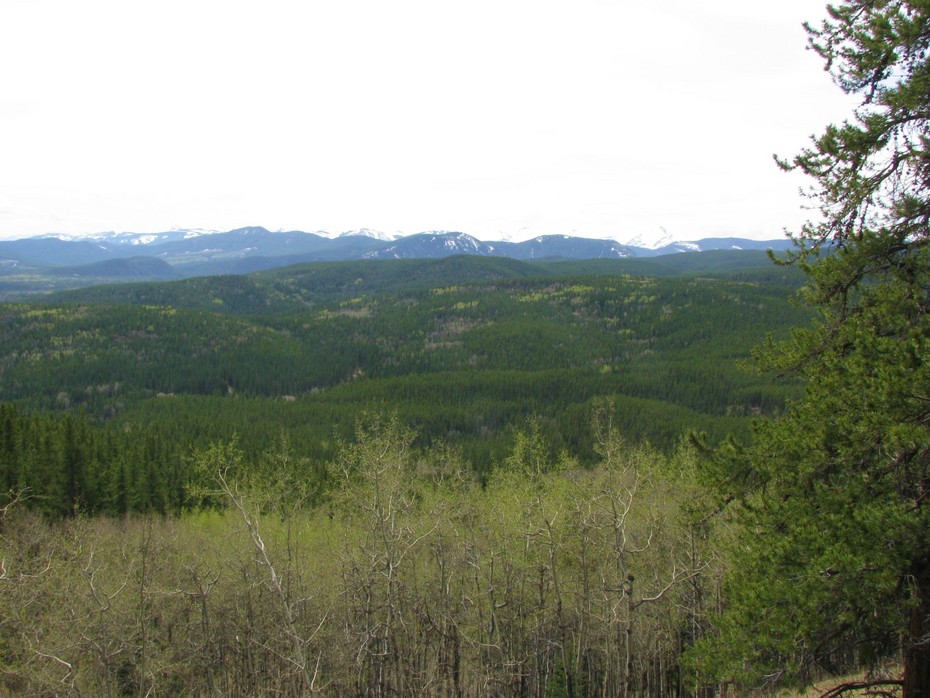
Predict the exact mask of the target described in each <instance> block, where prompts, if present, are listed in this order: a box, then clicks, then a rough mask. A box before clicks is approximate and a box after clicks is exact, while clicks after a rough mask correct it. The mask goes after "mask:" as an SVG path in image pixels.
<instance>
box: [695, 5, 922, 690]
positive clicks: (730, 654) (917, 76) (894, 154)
mask: <svg viewBox="0 0 930 698" xmlns="http://www.w3.org/2000/svg"><path fill="white" fill-rule="evenodd" d="M809 31H810V34H811V44H812V46H813V48H814V49H815V50H816V51H818V52H819V53H820V54H821V56H823V57H824V58H825V60H826V61H827V66H828V68H830V69H831V70H832V71H833V74H834V77H835V79H836V81H837V83H838V84H839V85H840V86H841V87H842V88H843V89H844V90H845V91H847V92H851V93H856V94H858V95H860V96H861V100H862V101H861V105H860V107H859V108H858V109H857V110H856V113H855V120H854V121H852V122H846V123H844V124H843V125H842V126H830V127H828V128H827V129H826V131H825V132H824V134H823V135H822V136H821V137H820V138H818V139H816V140H815V141H814V144H813V146H812V147H811V148H809V149H808V150H806V151H804V152H803V153H802V154H801V155H799V156H798V157H797V158H795V160H794V161H793V166H795V167H798V168H800V169H801V170H803V171H804V172H806V173H807V174H809V175H811V176H812V177H813V178H814V180H815V183H816V189H815V195H816V196H817V198H818V199H819V203H820V207H821V212H822V214H823V220H822V222H821V223H818V224H811V225H809V226H808V227H807V228H805V230H804V232H803V233H802V234H801V235H799V236H798V238H797V242H798V244H799V250H798V252H797V253H796V254H795V255H794V256H793V258H792V260H790V261H796V262H798V263H799V264H800V266H801V267H802V268H803V269H804V271H805V272H806V273H807V275H808V278H809V283H808V285H807V286H806V288H805V289H804V291H803V296H802V297H803V298H804V300H806V301H807V302H808V303H809V304H811V305H813V306H814V307H816V308H817V309H818V310H819V312H820V316H819V319H818V321H817V322H816V323H815V324H814V325H813V326H812V327H811V328H810V329H807V330H802V331H798V332H796V333H795V335H794V337H793V339H792V340H791V341H790V342H787V343H771V344H769V346H767V347H766V348H765V349H764V350H762V351H761V352H760V358H761V359H762V361H763V363H764V365H767V366H769V367H772V368H775V369H777V370H779V371H793V372H795V373H796V374H799V375H801V376H802V377H803V378H804V379H805V380H806V383H807V389H806V393H805V395H804V397H803V399H801V400H799V401H798V402H796V403H795V404H793V405H792V406H791V407H790V408H789V409H788V410H787V412H786V413H785V414H784V415H783V416H781V417H780V418H779V419H777V420H774V421H766V422H762V423H760V424H759V425H758V428H757V430H756V434H755V438H754V440H753V443H752V444H751V446H749V447H747V448H740V447H738V446H737V445H735V444H730V445H728V446H727V447H726V448H724V449H721V450H720V451H718V453H717V455H716V458H715V459H714V461H713V462H712V463H711V464H710V467H709V468H708V469H707V476H708V479H709V481H711V482H712V483H713V486H714V487H715V489H716V491H717V494H718V496H719V497H720V499H721V501H732V502H733V503H732V504H731V505H730V507H729V515H730V516H731V517H732V519H733V522H734V523H735V524H736V526H737V533H736V534H735V535H734V538H733V541H732V545H731V546H730V560H729V570H730V574H729V579H728V581H727V584H726V588H725V594H726V598H727V606H726V610H725V612H724V613H723V615H722V617H720V618H718V619H717V620H716V621H715V625H716V633H715V635H713V636H711V637H709V638H708V639H707V640H706V641H705V642H703V643H701V644H700V645H699V647H698V651H697V652H696V655H695V656H696V658H697V665H698V666H699V667H700V668H701V669H703V670H704V671H709V672H710V673H711V674H712V675H715V676H716V677H717V678H718V679H725V678H729V679H736V680H739V681H741V682H743V685H757V684H759V683H765V682H775V681H777V680H780V679H789V680H795V681H803V680H806V679H809V678H810V677H811V676H813V675H814V674H816V673H817V672H821V671H838V670H841V669H844V668H847V667H850V666H855V665H860V664H865V665H869V664H872V663H874V662H875V661H876V660H877V659H879V658H881V657H883V656H887V655H891V654H895V653H896V652H897V651H898V650H899V648H900V650H901V652H902V654H903V659H904V664H905V678H904V695H905V696H923V695H927V694H928V692H930V646H928V644H927V636H928V632H930V555H928V550H930V514H928V508H927V506H926V497H927V492H928V489H930V478H928V475H927V472H928V471H927V465H928V463H930V427H928V424H930V408H928V404H930V403H928V399H927V395H926V390H925V389H924V386H926V385H928V384H930V362H928V357H930V298H928V295H927V289H928V288H930V252H928V247H927V243H928V240H930V229H928V224H930V196H928V194H930V167H928V163H930V131H928V127H930V120H928V111H927V110H928V106H930V82H928V80H930V54H928V46H930V7H928V6H927V4H926V3H924V2H911V1H909V0H896V1H892V2H881V3H873V2H865V1H863V0H852V1H849V2H844V3H843V4H841V5H838V6H836V7H831V8H830V18H829V19H828V20H827V21H825V22H824V24H823V25H822V27H820V28H816V29H814V28H810V29H809ZM728 473H729V477H727V475H728Z"/></svg>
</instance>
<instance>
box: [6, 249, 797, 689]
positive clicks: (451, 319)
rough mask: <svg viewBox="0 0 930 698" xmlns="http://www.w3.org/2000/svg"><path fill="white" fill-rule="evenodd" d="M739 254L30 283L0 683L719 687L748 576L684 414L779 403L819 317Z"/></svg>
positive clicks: (10, 403) (772, 408)
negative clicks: (712, 497) (39, 293)
mask: <svg viewBox="0 0 930 698" xmlns="http://www.w3.org/2000/svg"><path fill="white" fill-rule="evenodd" d="M720 259H721V260H723V261H721V262H720V263H719V266H717V264H715V263H714V262H713V260H711V261H710V262H708V260H706V259H701V260H698V258H697V256H695V257H694V263H695V264H696V263H698V261H700V264H701V265H702V268H701V269H700V270H699V271H693V270H689V269H688V265H687V264H684V265H681V266H683V267H684V268H683V269H681V268H679V269H675V268H673V267H663V266H659V265H656V263H653V266H652V267H651V270H652V271H653V272H656V270H657V269H661V271H658V272H656V273H654V274H653V275H644V274H631V273H629V270H628V269H624V267H623V263H622V262H613V263H608V264H604V263H595V262H592V263H585V262H575V263H571V264H567V263H566V264H548V265H546V264H543V265H540V264H535V265H529V264H524V263H518V262H513V261H512V260H498V259H478V258H469V257H458V258H450V259H445V260H423V261H404V262H399V263H394V262H370V263H342V264H312V265H304V266H300V267H294V268H290V269H286V270H275V271H274V272H265V273H261V274H256V275H251V276H244V277H210V278H202V279H186V280H183V281H177V282H170V283H160V284H150V283H145V284H129V285H122V286H104V287H94V288H90V289H82V290H80V291H74V292H68V293H64V294H60V295H57V296H52V297H47V298H43V299H42V300H41V302H29V303H23V302H19V303H10V304H7V305H4V306H2V308H0V335H2V337H3V343H2V353H0V398H2V400H4V401H5V402H4V403H3V404H2V405H0V429H2V431H0V434H2V439H0V477H2V479H3V482H2V483H0V486H2V489H3V491H5V492H7V493H8V494H7V495H6V496H5V498H4V502H3V507H2V510H0V511H2V526H3V534H2V541H3V546H4V549H3V568H2V570H0V581H2V582H3V586H2V590H3V597H2V603H3V613H2V616H0V636H2V638H3V644H2V657H0V686H2V687H3V690H4V691H5V692H7V693H10V694H45V693H49V692H52V693H55V692H64V693H69V692H73V693H87V694H94V695H139V694H148V695H178V694H188V695H213V694H222V695H273V694H274V695H303V694H306V693H313V692H320V693H323V694H326V695H360V696H362V695H388V694H394V695H417V694H419V695H424V694H425V695H479V694H492V695H551V696H556V695H590V696H595V695H603V696H608V695H619V694H622V693H627V694H640V695H656V696H663V695H677V694H680V693H688V692H693V691H694V690H697V687H698V686H699V683H700V681H699V678H697V677H695V676H693V675H692V674H689V673H687V672H686V671H685V668H684V667H683V666H682V664H681V653H682V650H683V648H684V647H685V646H687V645H688V644H690V643H691V642H692V641H693V640H694V639H695V638H696V637H698V636H699V635H700V634H701V633H703V632H704V628H705V626H706V624H707V620H706V617H705V615H706V613H707V609H708V607H709V606H712V605H713V604H714V603H715V601H714V598H715V597H716V595H717V594H718V591H719V574H720V569H719V562H718V560H717V556H716V553H715V552H714V545H712V544H711V543H710V541H709V538H708V535H709V524H707V522H706V521H703V520H702V517H704V516H705V513H706V512H705V511H704V507H703V505H702V504H701V502H702V501H703V497H704V495H702V494H701V493H700V489H699V487H698V483H697V479H696V477H697V476H696V468H697V466H696V463H697V455H696V451H695V447H694V446H693V445H689V442H688V439H687V435H688V433H689V432H700V433H702V434H703V436H702V439H704V441H705V442H707V443H714V442H719V441H721V440H723V439H724V438H725V437H726V436H727V435H730V434H736V435H739V436H740V438H747V437H748V433H749V425H750V423H751V420H752V417H753V416H756V415H762V414H779V413H780V412H781V411H783V410H784V409H785V404H786V400H787V399H789V398H790V397H791V396H793V395H797V394H798V391H799V386H798V385H797V384H796V383H794V382H792V381H790V380H787V381H786V380H782V379H779V378H778V377H777V376H773V375H765V374H759V373H754V372H752V371H750V370H747V369H746V368H745V367H743V368H741V367H740V365H739V364H740V362H743V361H745V360H748V359H749V358H750V354H751V351H752V348H753V347H754V346H755V345H757V344H759V343H760V342H761V341H762V339H763V338H764V337H765V336H766V335H767V334H769V333H774V334H775V335H776V336H778V337H782V338H784V337H786V336H787V333H788V328H789V327H791V326H793V325H797V324H800V323H803V322H804V321H805V320H806V319H807V317H808V314H807V311H805V310H803V309H802V308H799V307H798V306H797V305H795V304H793V303H792V302H791V297H792V295H793V293H794V292H795V290H796V289H797V286H798V277H797V276H796V275H794V274H792V273H787V274H785V273H782V272H780V271H779V270H777V269H771V268H760V267H758V265H757V260H758V257H757V256H752V255H748V254H747V255H746V256H745V257H744V259H746V260H747V264H746V266H745V267H744V268H740V267H739V265H738V264H737V265H734V264H733V261H732V260H733V256H732V255H726V256H721V257H720ZM676 262H678V260H676ZM709 263H710V266H711V268H708V264H709ZM679 264H680V263H679ZM708 605H709V606H708Z"/></svg>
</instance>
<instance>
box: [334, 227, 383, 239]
mask: <svg viewBox="0 0 930 698" xmlns="http://www.w3.org/2000/svg"><path fill="white" fill-rule="evenodd" d="M336 237H340V238H347V237H365V238H371V239H372V240H383V241H384V242H391V241H392V240H396V239H397V237H398V236H397V235H391V234H390V233H383V232H381V231H380V230H372V229H371V228H359V229H358V230H347V231H345V232H344V233H339V235H337V236H336Z"/></svg>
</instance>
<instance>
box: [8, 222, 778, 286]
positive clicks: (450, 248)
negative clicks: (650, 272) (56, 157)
mask: <svg viewBox="0 0 930 698" xmlns="http://www.w3.org/2000/svg"><path fill="white" fill-rule="evenodd" d="M790 246H791V241H790V240H788V239H787V238H784V239H778V240H764V241H758V240H748V239H742V238H706V239H703V240H696V241H684V242H682V241H675V240H672V239H671V238H670V237H669V238H667V239H663V240H661V241H660V242H659V243H658V244H652V245H647V244H644V243H642V242H640V241H638V240H633V241H631V243H629V244H622V243H620V242H617V241H616V240H609V239H608V240H605V239H591V238H583V237H575V236H571V235H543V236H538V237H535V238H532V239H529V240H524V241H522V242H512V241H507V240H500V241H490V242H489V241H482V240H479V239H478V238H476V237H473V236H471V235H468V234H467V233H462V232H455V231H445V230H436V231H429V232H422V233H416V234H414V235H400V234H387V233H382V232H379V231H376V230H370V229H366V228H363V229H360V230H351V231H345V232H340V233H330V232H328V231H322V230H320V231H316V232H303V231H297V230H293V231H278V232H271V231H269V230H266V229H265V228H262V227H246V228H237V229H235V230H230V231H226V232H218V231H212V230H202V229H175V230H170V231H167V232H163V233H155V234H142V233H115V232H107V233H98V234H95V235H82V236H66V235H60V234H50V235H42V236H38V237H31V238H24V239H20V240H11V241H0V271H5V272H6V273H11V270H20V271H22V270H24V269H40V270H41V269H61V268H68V269H71V268H78V267H81V266H82V265H92V264H102V263H107V262H111V261H112V260H126V259H129V258H147V259H151V260H152V261H156V260H157V262H158V263H159V264H162V265H164V266H163V268H164V269H165V273H166V274H167V273H168V270H172V271H173V272H174V273H176V274H177V275H180V276H193V275H201V274H202V275H207V274H219V273H246V272H250V271H258V270H260V269H270V268H274V267H280V266H285V265H288V264H297V263H301V262H312V261H345V260H361V259H411V258H435V257H447V256H451V255H456V254H468V255H481V256H495V257H510V258H514V259H520V260H543V259H553V260H555V259H617V258H631V257H654V256H658V255H664V254H673V253H679V252H699V251H707V250H722V249H731V250H733V249H742V250H766V249H775V250H782V249H787V248H789V247H790Z"/></svg>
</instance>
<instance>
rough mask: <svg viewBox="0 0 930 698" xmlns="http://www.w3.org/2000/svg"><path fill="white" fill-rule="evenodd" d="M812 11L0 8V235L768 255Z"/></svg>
mask: <svg viewBox="0 0 930 698" xmlns="http://www.w3.org/2000/svg"><path fill="white" fill-rule="evenodd" d="M823 14H824V5H823V4H822V3H821V2H818V1H817V0H781V1H780V2H766V3H761V2H758V3H757V2H752V1H751V0H707V1H706V2H694V1H693V0H670V1H662V0H656V2H644V1H639V2H631V1H629V0H622V1H620V0H561V1H550V0H460V1H456V2H447V1H445V0H422V1H420V0H391V1H390V2H388V1H386V0H327V1H325V2H322V1H319V0H300V1H298V0H263V1H262V2H257V1H253V2H238V1H237V0H215V1H214V0H159V1H158V2H149V3H136V2H126V0H81V1H80V2H76V1H75V0H2V2H0V66H2V67H0V238H14V237H23V236H29V235H38V234H43V233H48V232H63V233H71V234H81V233H90V232H100V231H108V230H115V231H133V232H158V231H165V230H170V229H172V228H208V229H217V230H228V229H231V228H236V227H241V226H246V225H262V226H265V227H266V228H269V229H271V230H278V229H284V230H294V229H296V230H306V231H316V230H328V231H331V232H339V231H344V230H350V229H356V228H361V227H368V228H374V229H377V230H381V231H385V232H392V233H393V232H404V233H408V234H409V233H415V232H420V231H424V230H458V231H463V232H466V233H471V234H473V235H475V236H476V237H480V238H482V239H487V240H490V239H500V238H503V237H512V238H514V239H524V238H526V237H529V236H531V235H539V234H550V233H565V234H576V235H582V236H587V237H612V238H616V239H618V240H621V241H627V240H629V239H631V238H634V237H640V238H642V239H643V240H646V241H648V240H651V239H655V238H658V237H660V236H662V235H663V232H662V229H665V230H667V231H668V233H669V234H671V235H672V236H674V237H675V238H677V239H680V240H691V239H698V238H701V237H709V236H724V235H726V236H729V235H739V236H744V237H755V238H775V237H779V236H781V235H782V231H783V229H784V228H788V229H797V228H798V227H799V225H800V223H801V222H802V221H803V220H804V219H805V217H807V216H808V215H809V212H805V211H804V210H802V206H803V205H804V200H803V199H802V198H801V196H800V195H799V193H798V188H799V187H800V186H802V185H803V184H804V181H803V179H802V178H800V176H799V175H797V176H795V175H786V174H784V173H782V172H780V171H779V170H778V169H777V167H776V166H775V164H774V162H773V160H772V154H773V153H776V152H777V153H779V154H780V155H791V154H793V153H795V152H797V151H798V149H799V148H801V147H803V146H804V145H805V144H806V143H807V142H808V140H807V139H808V137H809V136H810V135H811V134H814V133H817V132H819V131H820V130H821V129H822V127H823V126H824V125H825V124H827V123H828V122H830V121H838V120H841V119H842V118H844V117H846V116H847V115H848V113H849V104H850V102H849V100H848V98H846V97H844V96H843V95H842V93H841V92H840V91H839V89H838V88H836V87H834V86H833V84H832V82H831V81H830V78H829V76H828V75H827V74H825V73H824V72H823V70H822V64H821V62H820V60H819V58H818V57H817V56H816V55H815V54H813V53H811V52H810V51H806V50H805V45H806V36H805V34H804V31H803V29H802V27H801V24H802V22H803V21H804V20H819V19H820V18H821V17H822V16H823Z"/></svg>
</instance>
